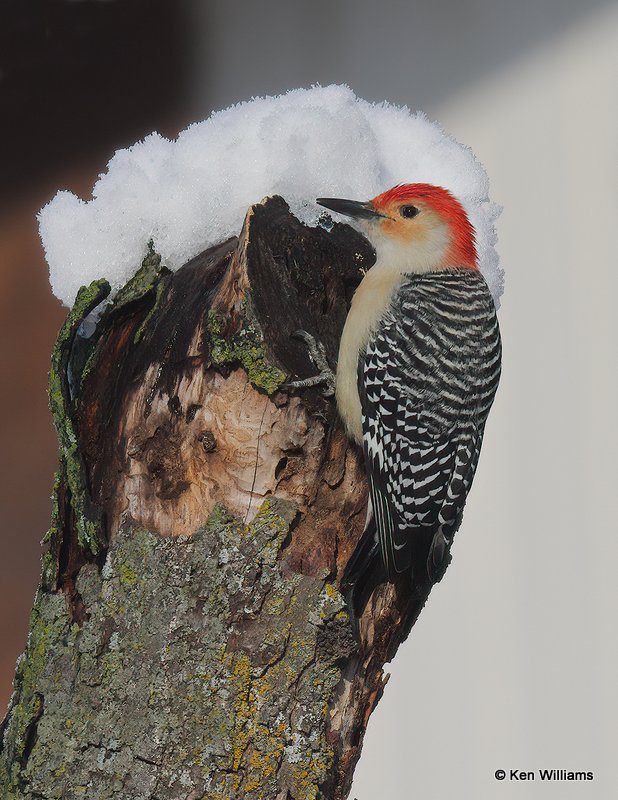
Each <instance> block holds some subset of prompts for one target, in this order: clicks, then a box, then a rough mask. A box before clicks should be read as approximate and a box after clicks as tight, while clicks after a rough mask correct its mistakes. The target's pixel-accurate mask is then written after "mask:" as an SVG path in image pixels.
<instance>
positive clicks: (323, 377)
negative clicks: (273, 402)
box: [282, 330, 335, 397]
mask: <svg viewBox="0 0 618 800" xmlns="http://www.w3.org/2000/svg"><path fill="white" fill-rule="evenodd" d="M292 336H293V337H294V339H299V340H300V341H302V342H304V343H305V345H306V346H307V350H308V351H309V356H310V357H311V360H312V361H313V363H314V364H315V365H316V367H317V368H318V369H319V370H320V372H319V373H318V374H317V375H312V376H311V377H310V378H303V379H302V380H298V381H289V382H288V383H286V384H284V386H283V387H282V388H284V389H286V388H288V389H306V388H308V387H310V386H320V385H324V389H323V390H322V394H323V395H324V397H332V396H333V395H334V394H335V374H334V373H333V371H332V369H331V368H330V366H329V364H328V359H327V358H326V350H325V348H324V345H323V344H322V342H319V341H317V339H316V338H315V337H314V336H312V335H311V334H310V333H308V332H307V331H302V330H300V331H294V333H293V334H292Z"/></svg>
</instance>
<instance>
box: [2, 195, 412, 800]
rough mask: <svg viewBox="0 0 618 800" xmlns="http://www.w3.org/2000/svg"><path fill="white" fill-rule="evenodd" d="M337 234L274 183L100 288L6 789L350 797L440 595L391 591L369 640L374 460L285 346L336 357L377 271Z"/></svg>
mask: <svg viewBox="0 0 618 800" xmlns="http://www.w3.org/2000/svg"><path fill="white" fill-rule="evenodd" d="M372 259H373V253H372V251H371V248H370V247H369V245H368V243H367V242H366V241H365V240H364V239H363V238H362V237H360V236H359V235H358V234H357V233H355V232H354V231H353V230H352V229H351V228H349V227H347V226H345V225H334V226H332V227H331V228H329V229H328V230H326V229H325V228H320V227H318V228H308V227H306V226H304V225H302V224H301V223H300V222H299V221H298V220H297V219H295V218H294V217H293V216H292V215H291V214H290V213H289V209H288V207H287V205H286V204H285V202H284V201H283V200H282V199H281V198H277V197H275V198H271V199H269V200H267V201H265V202H264V203H262V204H259V205H256V206H254V207H253V208H252V209H250V211H249V212H248V214H247V218H246V220H245V224H244V227H243V230H242V232H241V234H240V236H239V238H238V239H236V238H233V239H230V240H229V241H227V242H225V243H223V244H221V245H220V246H218V247H214V248H211V249H210V250H208V251H206V252H205V253H203V254H202V255H200V256H198V257H197V258H195V259H194V260H192V261H191V262H190V263H188V264H186V265H185V266H184V267H183V268H182V269H180V270H179V271H178V272H176V273H174V274H172V273H170V272H169V271H168V270H166V269H165V268H164V267H162V266H161V263H160V259H159V258H158V256H157V255H156V254H155V253H152V252H151V253H150V254H149V255H148V257H147V258H146V259H145V261H144V263H143V264H142V266H141V268H140V269H139V270H138V272H137V273H136V275H135V277H134V278H133V279H132V280H131V281H130V282H129V284H127V286H125V287H124V289H122V290H121V291H120V293H119V294H118V295H117V296H116V298H115V300H114V302H113V303H112V304H110V305H109V306H108V307H107V309H106V311H105V312H104V314H103V315H102V316H101V319H100V321H99V322H98V324H97V328H96V331H95V333H94V335H92V336H91V337H89V338H85V337H84V336H82V335H81V333H82V332H83V331H84V327H83V325H82V321H83V319H84V318H85V317H86V316H87V315H88V314H89V312H90V311H91V310H92V309H93V308H94V307H95V306H97V305H98V304H99V303H100V302H101V301H102V300H103V299H104V298H105V296H106V295H107V294H108V293H109V287H108V286H107V284H106V283H105V281H99V282H95V283H94V284H92V285H91V286H89V287H87V288H84V289H83V290H82V291H81V292H80V294H79V295H78V298H77V301H76V304H75V306H74V308H73V310H72V311H71V313H70V314H69V317H68V318H67V321H66V323H65V325H64V327H63V329H62V331H61V333H60V335H59V339H58V343H57V346H56V349H55V352H54V356H53V362H52V371H51V375H50V402H51V408H52V412H53V414H54V419H55V423H56V427H57V429H58V435H59V441H60V456H61V458H60V470H59V473H58V477H57V481H56V485H55V489H54V513H53V521H52V526H51V528H50V531H49V533H48V535H47V541H48V550H47V552H46V553H45V555H44V559H43V574H42V580H41V586H40V589H39V592H38V594H37V597H36V599H35V604H34V608H33V612H32V618H31V627H30V634H29V639H28V645H27V648H26V651H25V653H24V655H23V656H22V658H21V660H20V662H19V664H18V668H17V674H16V677H15V692H14V696H13V698H12V701H11V704H10V707H9V712H8V714H7V717H6V719H5V721H4V723H3V740H2V750H1V752H0V786H2V787H3V791H4V794H3V795H2V796H3V797H7V798H44V799H45V800H51V799H52V798H58V799H59V798H63V800H73V798H84V797H86V798H90V799H91V800H98V799H99V798H136V799H137V798H139V799H140V800H141V798H144V800H145V799H146V798H149V799H150V800H155V798H158V800H172V799H174V800H176V799H177V798H186V799H187V800H189V799H190V800H197V799H198V798H208V799H209V800H211V799H212V800H215V799H218V798H221V799H223V798H225V800H230V798H256V799H257V798H259V800H269V799H270V798H272V800H311V798H325V799H326V798H327V799H328V800H341V799H342V798H345V797H346V796H347V793H348V791H349V787H350V784H351V780H352V773H353V769H354V766H355V764H356V762H357V760H358V757H359V754H360V748H361V745H362V740H363V734H364V731H365V728H366V725H367V721H368V718H369V715H370V714H371V712H372V710H373V708H374V707H375V705H376V703H377V701H378V700H379V698H380V696H381V693H382V690H383V686H384V683H385V678H384V673H383V666H384V663H385V662H386V661H388V660H390V659H391V658H392V656H393V655H394V653H395V650H396V648H397V646H398V645H399V643H400V642H401V641H402V639H403V638H405V636H406V635H407V633H408V631H409V628H410V626H411V625H412V623H413V622H414V619H415V618H416V616H417V614H418V612H419V611H420V608H421V607H422V604H423V602H424V600H425V597H424V596H423V595H419V594H413V593H410V590H409V587H407V586H402V587H398V586H394V585H392V584H384V583H382V584H378V585H377V587H376V588H375V590H374V591H373V593H372V594H371V596H370V598H369V601H368V603H367V606H366V608H365V611H364V613H363V615H362V618H361V619H360V623H359V631H358V632H357V633H354V632H353V630H352V627H351V625H350V619H349V616H348V613H347V610H346V605H345V602H344V599H343V597H342V596H341V594H340V593H339V589H338V587H339V582H340V579H341V575H342V572H343V569H344V568H345V565H346V563H347V561H348V560H349V558H350V556H351V554H352V552H353V550H354V548H355V545H356V543H357V541H358V539H359V536H360V534H361V532H362V528H363V523H364V518H365V509H366V492H367V489H366V483H365V478H364V469H363V463H362V454H361V453H360V452H359V451H358V450H357V449H356V448H355V447H354V446H353V445H351V444H350V443H349V442H348V441H347V439H346V437H345V436H344V434H343V431H342V429H341V426H340V423H339V422H338V419H337V416H336V413H335V409H334V404H333V403H332V401H327V400H325V399H324V398H323V397H322V396H321V394H320V392H319V390H315V389H312V390H306V391H302V392H300V391H293V390H290V391H288V390H285V389H284V388H282V384H283V383H284V382H285V379H286V376H290V375H293V376H298V377H307V376H309V375H311V374H313V373H314V371H315V370H314V367H313V366H312V364H311V362H310V359H309V357H308V354H307V352H306V350H305V347H304V345H303V344H301V343H300V342H298V341H296V340H295V339H293V338H292V337H291V335H290V334H291V333H293V332H294V331H295V330H297V329H298V328H303V329H304V330H307V331H309V332H311V333H313V334H314V335H315V336H316V338H318V339H319V340H320V341H322V342H323V343H324V345H325V347H326V350H327V353H328V355H329V358H330V360H331V363H335V360H336V352H337V344H338V340H339V336H340V334H341V329H342V327H343V323H344V320H345V315H346V312H347V303H348V301H349V299H350V297H351V295H352V293H353V291H354V288H355V286H356V285H357V284H358V282H359V281H360V279H361V277H362V271H363V270H364V269H367V268H368V267H369V266H371V263H372Z"/></svg>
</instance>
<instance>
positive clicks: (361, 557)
mask: <svg viewBox="0 0 618 800" xmlns="http://www.w3.org/2000/svg"><path fill="white" fill-rule="evenodd" d="M385 580H386V572H385V570H384V564H383V562H382V556H381V554H380V546H379V544H378V541H377V537H376V525H375V519H374V517H373V515H370V516H369V517H368V519H367V524H366V525H365V530H364V531H363V533H362V535H361V538H360V540H359V542H358V544H357V545H356V549H355V550H354V553H353V554H352V557H351V558H350V560H349V561H348V563H347V565H346V568H345V570H344V572H343V577H342V579H341V592H342V594H343V596H344V597H345V598H346V601H347V605H348V613H349V614H350V619H351V621H352V624H353V626H354V627H357V623H358V619H359V618H360V616H361V615H362V613H363V611H364V609H365V606H366V605H367V601H368V600H369V597H370V596H371V593H372V592H373V590H374V589H375V588H376V586H377V585H378V584H379V583H383V582H384V581H385Z"/></svg>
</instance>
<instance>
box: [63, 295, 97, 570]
mask: <svg viewBox="0 0 618 800" xmlns="http://www.w3.org/2000/svg"><path fill="white" fill-rule="evenodd" d="M109 292H110V286H109V283H108V282H107V281H106V280H104V279H101V280H98V281H93V282H92V283H91V284H90V285H89V286H82V288H81V289H80V290H79V292H78V293H77V297H76V298H75V303H74V305H73V308H72V309H71V310H70V311H69V314H68V315H67V318H66V320H65V321H64V324H63V325H62V328H61V329H60V333H59V334H58V338H57V340H56V344H55V346H54V350H53V353H52V363H51V369H50V373H49V408H50V411H51V413H52V417H53V420H54V425H55V427H56V431H57V433H58V441H59V444H60V462H61V466H62V472H63V475H64V476H65V478H66V481H67V485H68V488H69V491H70V495H71V505H72V507H73V510H74V512H75V521H76V526H77V535H78V541H79V543H80V545H81V546H82V547H85V548H88V549H89V550H90V551H91V552H92V553H94V554H95V555H96V554H97V553H98V552H99V551H100V549H101V546H102V542H101V534H100V527H99V522H98V520H97V519H96V515H94V514H93V510H92V509H91V508H90V502H89V498H88V495H87V491H86V488H85V480H84V467H83V464H82V460H81V455H80V452H79V444H78V441H77V434H76V432H75V428H74V423H73V408H72V403H71V400H70V393H69V387H68V380H67V370H68V363H69V356H70V351H71V346H72V344H73V341H74V339H75V335H76V333H77V329H78V328H79V326H80V324H81V323H82V321H83V319H84V318H85V317H86V316H87V315H88V314H89V313H90V312H91V311H92V310H93V309H94V308H95V307H96V306H98V305H99V303H101V302H102V301H103V300H104V299H105V298H106V297H107V296H108V294H109ZM75 377H78V376H75Z"/></svg>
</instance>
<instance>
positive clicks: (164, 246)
mask: <svg viewBox="0 0 618 800" xmlns="http://www.w3.org/2000/svg"><path fill="white" fill-rule="evenodd" d="M419 182H424V183H433V184H437V185H440V186H444V187H445V188H447V189H449V190H450V191H451V192H452V193H453V194H454V195H455V196H456V197H457V198H458V199H459V200H460V201H461V202H462V203H463V205H464V207H465V209H466V211H467V212H468V214H469V217H470V220H471V222H472V224H473V225H474V227H475V229H476V236H477V246H478V253H479V261H480V266H481V269H482V271H483V274H484V275H485V278H486V279H487V282H488V284H489V286H490V288H491V290H492V293H493V295H494V297H495V298H496V300H497V299H498V298H499V296H500V294H501V293H502V287H503V276H502V271H501V270H500V267H499V264H498V255H497V253H496V250H495V247H494V245H495V242H496V233H495V222H496V219H497V217H498V215H499V214H500V210H501V209H500V207H499V206H497V205H496V204H495V203H493V202H491V200H490V199H489V194H488V192H489V181H488V179H487V174H486V172H485V170H484V169H483V167H482V165H481V164H480V163H479V161H478V160H477V159H476V158H475V157H474V155H473V153H472V151H471V150H470V149H469V148H467V147H464V146H463V145H461V144H459V143H458V142H456V141H455V140H454V139H452V138H451V137H450V136H449V135H448V134H446V133H445V132H444V130H443V129H442V128H441V127H440V126H439V125H437V124H436V123H434V122H431V121H429V120H428V119H427V118H426V117H425V115H424V114H422V113H420V112H416V113H412V112H410V111H409V110H408V109H407V108H405V107H398V106H394V105H390V104H388V103H380V104H372V103H368V102H367V101H365V100H362V99H360V98H358V97H356V95H355V94H354V92H353V91H352V90H351V89H350V88H348V87H347V86H326V87H321V86H316V87H313V88H311V89H295V90H293V91H290V92H288V93H286V94H283V95H280V96H278V97H264V98H255V99H253V100H250V101H249V102H245V103H240V104H238V105H235V106H232V107H231V108H228V109H226V110H224V111H219V112H217V113H214V114H212V115H211V116H210V117H209V118H208V119H207V120H205V121H203V122H199V123H196V124H193V125H190V126H189V127H188V128H187V129H186V130H184V131H182V132H181V133H180V134H179V135H178V138H177V139H176V140H173V141H169V140H168V139H165V138H164V137H163V136H160V135H159V134H158V133H152V134H151V135H150V136H147V137H146V138H145V139H144V140H143V141H140V142H137V143H136V144H134V145H133V146H132V147H129V148H128V149H126V150H119V151H118V152H116V153H115V154H114V156H113V157H112V159H111V160H110V162H109V164H108V166H107V171H106V172H105V173H103V174H101V175H100V176H99V178H98V180H97V182H96V183H95V185H94V188H93V190H92V199H91V200H89V201H85V200H82V199H80V198H79V197H77V196H76V195H74V194H72V193H71V192H67V191H61V192H58V193H57V194H56V196H55V197H54V198H53V199H52V200H51V201H50V202H49V203H48V204H47V205H46V206H45V207H44V208H43V209H42V210H41V211H40V212H39V231H40V235H41V239H42V242H43V247H44V249H45V254H46V257H47V261H48V263H49V273H50V282H51V286H52V290H53V292H54V294H55V295H56V297H58V298H59V299H60V300H61V301H62V302H63V303H64V304H65V305H67V306H70V305H71V304H72V303H73V301H74V298H75V295H76V293H77V290H78V289H79V287H80V286H82V285H84V284H87V283H90V282H91V281H93V280H95V279H97V278H101V277H105V278H107V279H108V281H109V282H110V283H111V285H112V290H113V291H117V290H118V289H119V288H120V287H121V286H122V285H123V284H124V283H126V281H127V280H128V279H129V278H130V277H131V276H132V275H133V274H134V273H135V271H136V269H137V267H138V266H139V265H140V263H141V261H142V259H143V258H144V256H145V254H146V252H147V245H148V241H149V240H150V239H152V240H153V242H154V247H155V249H156V250H157V252H158V253H160V255H161V256H162V259H163V263H164V264H166V266H168V267H169V268H170V269H178V268H179V267H181V266H182V265H183V264H184V263H186V262H187V261H188V260H189V259H190V258H192V257H193V256H195V255H197V254H198V253H200V252H201V251H202V250H204V249H205V248H207V247H209V246H210V245H212V244H216V243H217V242H219V241H221V240H223V239H226V238H228V237H229V236H231V235H234V234H237V233H238V232H239V231H240V228H241V225H242V221H243V218H244V215H245V212H246V210H247V208H248V207H249V206H250V205H252V204H253V203H256V202H259V201H260V200H261V199H262V198H264V197H266V196H268V195H272V194H280V195H283V197H284V198H285V199H286V200H287V202H288V203H289V204H290V207H291V210H292V211H293V212H294V213H295V214H296V215H297V216H298V217H299V218H300V219H301V220H303V221H304V222H307V223H309V224H315V223H316V222H317V219H318V217H319V216H320V214H321V213H322V211H323V209H321V208H320V207H319V206H317V205H316V204H315V202H314V200H315V198H316V197H329V196H330V197H347V198H351V199H359V200H367V199H369V198H371V197H374V196H375V195H377V194H379V193H380V192H383V191H384V190H386V189H388V188H390V187H391V186H394V185H395V184H397V183H419Z"/></svg>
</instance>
